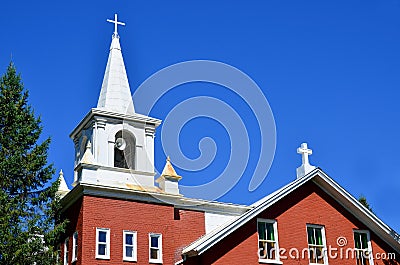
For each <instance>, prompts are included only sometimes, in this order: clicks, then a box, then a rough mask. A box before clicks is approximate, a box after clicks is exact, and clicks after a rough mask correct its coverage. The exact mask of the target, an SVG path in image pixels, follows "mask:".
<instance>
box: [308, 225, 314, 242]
mask: <svg viewBox="0 0 400 265" xmlns="http://www.w3.org/2000/svg"><path fill="white" fill-rule="evenodd" d="M307 235H308V244H312V245H314V244H315V240H314V229H313V228H312V227H307Z"/></svg>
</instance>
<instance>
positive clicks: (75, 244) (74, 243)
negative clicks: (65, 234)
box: [71, 231, 79, 262]
mask: <svg viewBox="0 0 400 265" xmlns="http://www.w3.org/2000/svg"><path fill="white" fill-rule="evenodd" d="M78 236H79V234H78V231H75V232H74V233H73V234H72V261H71V262H75V261H77V260H78Z"/></svg>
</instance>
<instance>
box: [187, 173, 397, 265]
mask: <svg viewBox="0 0 400 265" xmlns="http://www.w3.org/2000/svg"><path fill="white" fill-rule="evenodd" d="M309 181H312V182H314V183H315V184H316V185H317V186H318V187H320V188H321V189H322V190H323V191H324V192H326V193H327V194H328V195H330V196H331V197H332V198H333V199H334V200H335V201H337V202H338V203H339V204H340V205H341V206H343V207H344V208H345V209H347V210H348V211H349V212H350V213H352V214H353V215H354V216H355V217H356V218H357V219H358V220H360V221H361V222H362V223H363V224H364V225H366V226H367V227H368V228H369V229H370V230H371V231H372V232H374V233H375V234H377V235H378V236H379V237H380V238H381V239H382V240H383V241H384V242H386V243H387V244H388V245H389V246H391V247H392V248H393V249H394V250H395V251H397V252H399V253H400V235H399V234H397V233H396V232H395V231H394V230H393V229H392V228H390V227H389V226H388V225H386V224H385V223H384V222H383V221H382V220H381V219H379V218H378V217H377V216H376V215H375V214H373V213H372V212H371V211H370V210H368V209H367V208H365V207H364V206H363V205H362V204H361V203H360V202H359V201H358V200H357V199H355V198H354V197H353V196H352V195H351V194H350V193H348V192H347V191H346V190H345V189H344V188H342V187H341V186H340V185H339V184H338V183H337V182H335V181H334V180H333V179H332V178H330V177H329V176H328V175H327V174H326V173H325V172H324V171H322V170H321V169H320V168H316V169H314V170H313V171H311V172H310V173H308V174H307V175H305V176H304V177H302V178H298V179H296V180H295V181H293V182H291V183H289V184H287V185H286V186H284V187H282V188H280V189H279V190H277V191H275V192H273V193H271V194H269V195H268V196H266V197H264V198H262V199H261V200H259V201H257V202H255V203H254V204H253V205H252V206H254V208H252V209H251V210H249V211H247V212H245V213H244V214H242V215H241V216H240V217H238V218H236V219H234V220H233V221H231V222H230V223H227V224H226V225H224V226H222V227H221V228H219V229H216V230H214V231H212V232H211V233H209V234H206V235H204V236H202V237H201V238H199V239H197V240H196V241H194V242H193V243H191V244H190V245H189V246H187V247H185V248H184V249H183V250H182V255H183V256H187V257H191V256H197V255H201V254H202V253H204V252H205V251H207V250H208V249H210V248H211V247H212V246H214V245H215V244H217V243H218V242H220V241H221V240H222V239H224V238H225V237H227V236H228V235H229V234H231V233H232V232H234V231H235V230H237V229H238V228H239V227H241V226H242V225H244V224H246V223H247V222H248V221H250V220H252V219H253V218H255V217H257V215H259V214H260V213H261V212H263V211H265V210H266V209H268V208H269V207H271V206H272V205H274V204H275V203H277V202H278V201H280V200H281V199H283V198H284V197H286V196H288V195H289V194H290V193H292V192H293V191H295V190H296V189H298V188H300V187H301V186H303V185H304V184H305V183H307V182H309Z"/></svg>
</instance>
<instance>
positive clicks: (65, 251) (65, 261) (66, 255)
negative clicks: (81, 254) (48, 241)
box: [63, 237, 69, 265]
mask: <svg viewBox="0 0 400 265" xmlns="http://www.w3.org/2000/svg"><path fill="white" fill-rule="evenodd" d="M68 247H69V237H67V238H66V239H65V240H64V255H63V264H64V265H68V254H69V251H68Z"/></svg>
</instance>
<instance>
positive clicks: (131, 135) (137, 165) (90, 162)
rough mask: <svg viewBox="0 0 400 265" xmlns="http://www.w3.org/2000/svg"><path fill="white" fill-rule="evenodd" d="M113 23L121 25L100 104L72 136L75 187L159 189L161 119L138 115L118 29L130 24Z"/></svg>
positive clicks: (115, 21)
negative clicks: (157, 147) (157, 157)
mask: <svg viewBox="0 0 400 265" xmlns="http://www.w3.org/2000/svg"><path fill="white" fill-rule="evenodd" d="M107 21H109V22H112V23H114V24H115V26H114V34H113V37H112V42H111V47H110V54H109V56H108V62H107V67H106V72H105V74H104V80H103V85H102V87H101V92H100V97H99V101H98V104H97V107H96V108H93V109H91V110H90V111H89V113H88V114H87V115H86V116H85V117H84V118H83V120H82V121H81V122H80V123H79V124H78V125H77V127H76V128H75V129H74V130H73V131H72V133H71V135H70V137H71V138H72V140H73V141H74V145H75V164H74V165H75V167H74V183H73V184H72V185H73V186H75V185H80V184H82V183H86V184H91V185H102V186H109V187H119V188H121V187H123V188H135V189H136V188H137V189H141V190H154V189H155V188H157V187H156V186H155V183H154V176H155V171H154V137H155V131H156V128H157V126H159V125H160V124H161V120H158V119H155V118H152V117H148V116H145V115H141V114H138V113H135V110H134V107H133V102H132V96H131V91H130V88H129V83H128V77H127V75H126V70H125V65H124V60H123V58H122V53H121V46H120V44H119V36H118V31H117V30H118V28H117V26H118V25H125V24H124V23H122V22H119V21H118V19H117V15H115V19H114V20H107ZM120 142H123V143H125V144H124V145H123V147H122V146H120V145H119V144H118V143H120Z"/></svg>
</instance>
